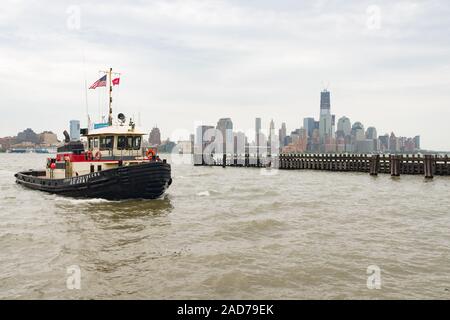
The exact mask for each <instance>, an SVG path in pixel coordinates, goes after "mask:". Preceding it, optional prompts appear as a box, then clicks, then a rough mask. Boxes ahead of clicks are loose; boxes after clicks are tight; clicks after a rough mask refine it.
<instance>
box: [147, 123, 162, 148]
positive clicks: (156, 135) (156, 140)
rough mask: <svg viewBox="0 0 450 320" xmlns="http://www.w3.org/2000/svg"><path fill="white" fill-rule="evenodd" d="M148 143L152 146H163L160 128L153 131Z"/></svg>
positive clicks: (154, 128)
mask: <svg viewBox="0 0 450 320" xmlns="http://www.w3.org/2000/svg"><path fill="white" fill-rule="evenodd" d="M148 142H149V143H150V146H159V145H160V144H161V132H160V131H159V128H157V127H153V129H152V131H150V136H149V138H148Z"/></svg>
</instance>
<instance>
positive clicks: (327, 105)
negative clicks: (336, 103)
mask: <svg viewBox="0 0 450 320" xmlns="http://www.w3.org/2000/svg"><path fill="white" fill-rule="evenodd" d="M330 111H331V99H330V92H329V91H328V90H326V89H325V90H323V91H322V92H321V93H320V115H323V114H329V113H330Z"/></svg>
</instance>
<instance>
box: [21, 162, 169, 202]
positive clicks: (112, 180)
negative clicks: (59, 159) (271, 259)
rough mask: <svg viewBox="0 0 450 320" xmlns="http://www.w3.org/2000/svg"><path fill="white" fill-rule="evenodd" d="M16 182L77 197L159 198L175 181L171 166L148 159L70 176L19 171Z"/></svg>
mask: <svg viewBox="0 0 450 320" xmlns="http://www.w3.org/2000/svg"><path fill="white" fill-rule="evenodd" d="M15 177H16V183H18V184H20V185H22V186H24V187H27V188H30V189H34V190H40V191H45V192H49V193H54V194H58V195H62V196H68V197H74V198H102V199H107V200H123V199H156V198H159V197H161V196H162V195H163V194H164V192H165V191H166V190H167V188H168V187H169V186H170V184H171V183H172V178H171V168H170V165H169V164H167V163H165V162H148V163H142V164H137V165H129V166H122V167H118V168H114V169H109V170H103V171H100V172H94V173H90V174H87V175H83V176H78V177H72V178H67V179H47V178H45V171H24V172H19V173H17V174H15Z"/></svg>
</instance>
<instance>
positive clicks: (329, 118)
mask: <svg viewBox="0 0 450 320" xmlns="http://www.w3.org/2000/svg"><path fill="white" fill-rule="evenodd" d="M319 137H320V143H321V144H322V145H324V144H325V142H326V140H327V139H330V138H333V137H334V133H333V115H332V114H331V101H330V92H329V91H328V90H326V89H325V90H323V91H322V92H321V93H320V119H319Z"/></svg>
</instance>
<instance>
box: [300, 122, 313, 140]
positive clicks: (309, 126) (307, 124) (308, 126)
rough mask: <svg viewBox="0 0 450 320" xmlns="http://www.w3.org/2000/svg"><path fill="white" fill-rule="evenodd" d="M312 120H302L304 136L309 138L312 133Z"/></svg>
mask: <svg viewBox="0 0 450 320" xmlns="http://www.w3.org/2000/svg"><path fill="white" fill-rule="evenodd" d="M314 126H315V124H314V118H304V119H303V128H304V129H305V130H306V134H307V135H308V137H309V138H311V137H312V133H313V131H314V128H315V127H314Z"/></svg>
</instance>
